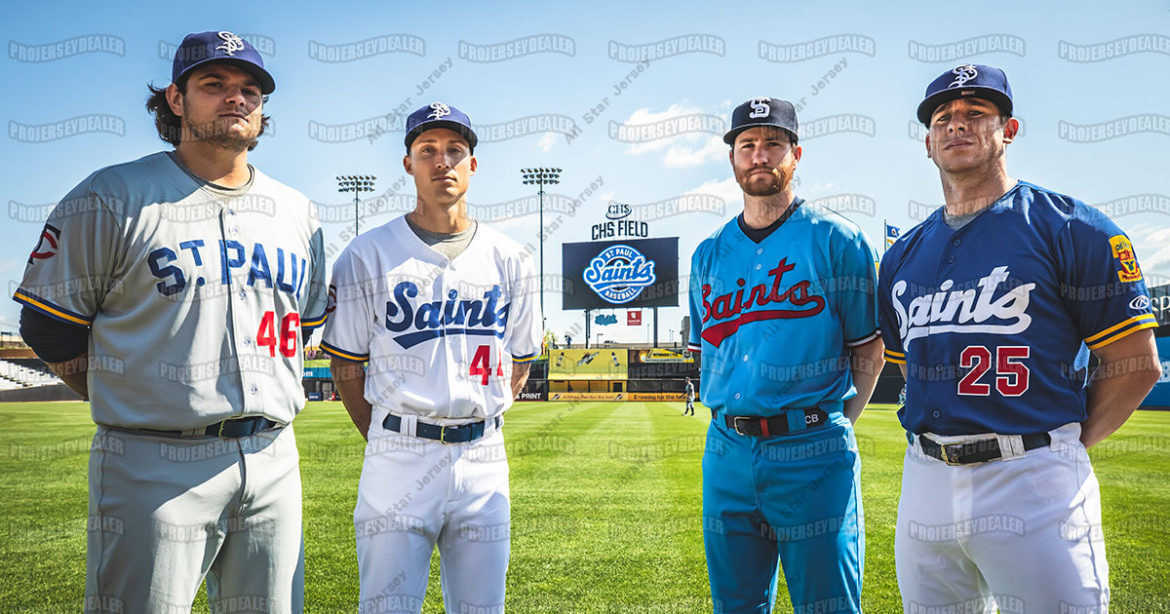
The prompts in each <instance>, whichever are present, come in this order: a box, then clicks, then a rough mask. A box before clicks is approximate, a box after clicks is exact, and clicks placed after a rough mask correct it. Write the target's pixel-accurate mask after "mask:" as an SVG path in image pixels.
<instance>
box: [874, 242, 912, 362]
mask: <svg viewBox="0 0 1170 614" xmlns="http://www.w3.org/2000/svg"><path fill="white" fill-rule="evenodd" d="M900 253H901V250H899V249H898V246H897V245H895V246H894V247H892V248H890V249H889V250H886V253H885V255H884V256H882V262H881V266H879V267H878V284H877V304H878V323H879V325H880V328H881V334H882V341H883V342H884V343H885V345H886V350H885V358H886V360H888V361H890V362H892V363H894V364H899V365H904V364H906V350H905V348H903V347H902V337H901V335H900V333H899V330H900V329H901V323H900V322H899V321H898V315H897V313H895V312H894V301H893V298H892V295H891V294H890V288H891V286H892V285H893V282H892V278H893V276H894V273H896V272H897V270H898V267H897V262H898V255H899V254H900Z"/></svg>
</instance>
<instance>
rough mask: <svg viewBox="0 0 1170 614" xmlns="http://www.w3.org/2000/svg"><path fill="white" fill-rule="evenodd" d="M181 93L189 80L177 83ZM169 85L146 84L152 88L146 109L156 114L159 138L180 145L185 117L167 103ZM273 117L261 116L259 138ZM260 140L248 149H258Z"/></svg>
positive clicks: (184, 91)
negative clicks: (176, 113)
mask: <svg viewBox="0 0 1170 614" xmlns="http://www.w3.org/2000/svg"><path fill="white" fill-rule="evenodd" d="M175 85H176V86H178V88H179V93H180V94H186V93H187V80H186V79H182V80H181V82H180V83H176V84H175ZM167 87H168V86H163V87H155V86H154V84H152V83H148V84H146V88H147V89H149V90H150V96H148V97H147V98H146V111H147V112H148V113H151V114H153V115H154V127H155V129H156V130H158V138H160V139H162V140H164V141H166V142H168V143H170V144H171V145H174V146H175V147H178V146H179V143H180V142H181V141H182V137H183V118H181V117H179V116H178V115H175V113H174V111H171V105H170V104H168V103H167ZM264 101H265V102H267V101H268V96H264ZM270 119H272V117H271V116H269V115H261V116H260V132H259V133H258V134H257V135H256V137H257V139H259V137H260V135H262V134H264V129H265V128H267V127H268V120H270ZM257 143H258V141H256V142H253V143H252V145H250V146H249V147H248V151H252V150H253V149H256V145H257Z"/></svg>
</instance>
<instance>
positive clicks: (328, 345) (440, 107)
mask: <svg viewBox="0 0 1170 614" xmlns="http://www.w3.org/2000/svg"><path fill="white" fill-rule="evenodd" d="M476 140H477V139H476V135H475V132H474V130H472V127H471V120H470V119H469V118H468V117H467V115H466V114H464V113H463V112H462V111H460V110H459V109H457V108H455V107H453V106H450V105H446V104H443V103H441V102H436V103H432V104H431V105H429V106H425V107H423V108H421V109H419V110H417V111H415V112H414V113H412V114H411V115H410V116H409V117H407V120H406V141H405V142H406V151H407V154H406V156H405V158H404V159H403V166H404V167H405V169H406V172H407V173H409V174H410V175H412V176H413V177H414V185H415V188H416V190H417V192H418V204H417V206H416V207H415V209H414V211H412V212H410V213H408V214H406V215H404V216H402V217H399V218H396V219H394V220H392V221H390V222H388V223H387V224H385V225H383V226H380V227H379V228H376V229H374V230H372V231H370V232H368V233H366V234H364V235H361V236H359V237H357V238H356V239H354V240H353V242H351V243H350V244H349V246H348V247H347V248H346V249H345V251H344V252H342V254H341V256H340V257H339V258H338V260H337V262H336V263H335V264H334V270H333V274H334V278H333V279H334V281H333V286H334V290H333V291H334V292H335V294H336V305H335V307H334V310H333V311H332V313H331V314H330V316H329V318H328V323H327V324H326V326H325V339H324V341H323V342H322V344H321V347H322V348H323V349H324V350H325V351H326V352H328V353H329V354H331V355H332V360H331V365H332V368H333V373H334V379H335V381H336V383H337V386H338V389H339V390H340V391H341V399H342V401H343V402H344V404H345V408H346V410H347V411H348V412H349V414H350V417H351V418H352V419H353V422H354V424H355V425H356V426H357V428H358V430H359V431H360V432H361V433H362V435H363V436H365V437H366V438H367V439H368V443H367V445H366V456H365V463H364V464H363V466H362V476H361V481H360V483H359V485H358V500H357V507H356V508H355V509H354V526H355V532H356V536H357V556H358V566H359V568H360V572H361V589H360V593H361V595H360V604H359V611H361V612H391V611H392V612H419V611H420V609H421V608H422V600H423V597H424V596H425V594H426V588H427V578H428V575H429V570H430V560H431V553H432V552H433V551H434V549H435V544H436V543H437V544H438V546H439V555H440V560H441V570H442V572H441V577H442V583H443V601H444V603H445V605H446V609H447V611H448V612H503V607H504V580H505V575H506V572H507V569H508V557H509V527H510V509H509V490H508V464H507V458H506V457H505V455H504V446H503V442H504V439H503V435H502V433H501V431H500V425H501V424H502V423H503V419H502V414H503V412H504V411H505V410H507V409H508V407H509V406H510V405H511V404H512V400H513V399H514V398H515V397H516V395H518V394H519V393H520V391H521V390H522V389H523V387H524V382H525V381H526V380H527V378H528V372H529V368H530V366H531V361H532V360H533V359H535V358H536V357H537V355H538V354H539V353H540V342H541V338H542V334H543V332H542V326H541V315H540V309H539V304H540V302H539V299H538V295H537V293H536V291H535V288H536V287H537V286H536V283H535V282H536V279H537V278H536V274H535V267H534V266H533V264H532V261H531V258H529V257H528V252H527V251H525V250H524V249H523V248H522V247H521V246H520V245H518V244H516V243H515V242H513V241H512V240H510V239H508V238H507V237H505V236H504V235H502V234H500V233H497V232H495V231H493V230H491V229H489V228H487V227H485V226H483V225H482V224H479V223H477V222H476V221H475V220H472V219H470V218H469V217H468V215H467V189H468V185H469V183H470V180H471V176H472V175H474V174H475V171H476V167H477V164H478V163H477V161H476V158H475V156H474V151H475V145H476ZM367 360H368V361H369V367H368V369H367V370H366V372H365V373H363V372H362V369H361V362H363V361H367Z"/></svg>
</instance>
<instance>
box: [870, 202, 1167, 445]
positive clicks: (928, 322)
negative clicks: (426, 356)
mask: <svg viewBox="0 0 1170 614" xmlns="http://www.w3.org/2000/svg"><path fill="white" fill-rule="evenodd" d="M878 299H879V302H880V306H881V307H880V314H881V324H882V326H881V328H882V337H883V338H884V340H885V344H886V359H887V360H889V361H891V362H896V363H901V364H904V365H905V369H906V404H905V406H904V407H903V408H902V410H900V411H899V417H900V419H901V421H902V425H903V426H904V427H905V428H906V430H908V431H910V432H913V433H925V432H931V433H937V434H940V435H971V434H977V433H1000V434H1025V433H1035V432H1040V431H1048V430H1051V429H1054V428H1056V427H1058V426H1060V425H1062V424H1067V423H1070V422H1083V421H1084V420H1085V418H1086V417H1087V413H1086V410H1085V400H1086V383H1087V375H1088V373H1087V366H1088V359H1089V350H1095V349H1097V348H1100V347H1103V346H1105V345H1108V344H1110V343H1112V342H1114V341H1116V340H1118V339H1121V338H1122V337H1125V336H1126V335H1129V334H1131V333H1133V332H1135V331H1137V330H1140V329H1143V328H1153V327H1155V326H1157V323H1156V322H1155V320H1154V315H1153V312H1152V311H1151V310H1150V301H1149V298H1148V296H1147V293H1146V286H1145V282H1144V281H1143V280H1142V272H1141V268H1140V267H1139V266H1138V262H1137V257H1136V256H1135V255H1134V251H1133V245H1132V244H1131V243H1130V240H1129V238H1128V237H1127V236H1126V235H1125V233H1123V232H1122V231H1121V229H1120V228H1118V227H1117V225H1116V224H1114V223H1113V221H1112V220H1110V219H1109V218H1108V217H1107V216H1106V215H1105V214H1103V213H1101V212H1100V211H1098V210H1096V209H1093V208H1092V207H1089V206H1087V205H1085V204H1084V203H1082V202H1080V201H1078V200H1076V199H1074V198H1071V197H1069V196H1065V195H1063V194H1057V193H1055V192H1052V191H1050V190H1047V189H1044V188H1041V187H1039V186H1036V185H1033V184H1030V183H1027V182H1023V181H1021V182H1019V183H1018V184H1016V186H1015V187H1013V188H1012V189H1011V190H1009V191H1008V193H1007V194H1005V195H1004V196H1003V197H1001V198H1000V199H999V200H998V201H996V202H995V203H994V204H992V205H991V206H990V207H989V208H988V209H987V210H985V211H984V212H982V213H981V214H979V215H978V216H976V217H975V218H974V219H973V220H971V221H970V223H968V224H967V225H966V226H963V227H962V228H960V229H958V230H953V229H951V228H950V227H949V226H947V224H946V222H945V221H944V219H943V210H942V208H940V209H939V210H937V211H935V212H934V214H932V215H931V216H930V217H929V218H927V219H926V221H924V222H922V223H921V224H919V225H918V226H915V227H914V228H913V229H911V230H910V231H909V232H907V233H905V234H904V235H903V236H902V237H901V238H900V239H898V241H897V243H895V244H894V245H893V246H892V247H891V248H890V249H889V250H888V251H887V252H886V254H885V256H884V257H883V258H882V264H881V275H880V281H879V284H878Z"/></svg>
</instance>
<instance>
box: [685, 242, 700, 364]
mask: <svg viewBox="0 0 1170 614" xmlns="http://www.w3.org/2000/svg"><path fill="white" fill-rule="evenodd" d="M702 252H703V244H702V243H700V244H699V247H698V248H696V249H695V253H693V254H691V275H690V278H689V280H688V282H687V294H688V297H689V300H688V303H689V304H690V316H691V330H690V332H689V333H687V349H688V350H690V351H692V352H701V351H702V350H703V338H702V334H703V273H702V262H703V256H702Z"/></svg>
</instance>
